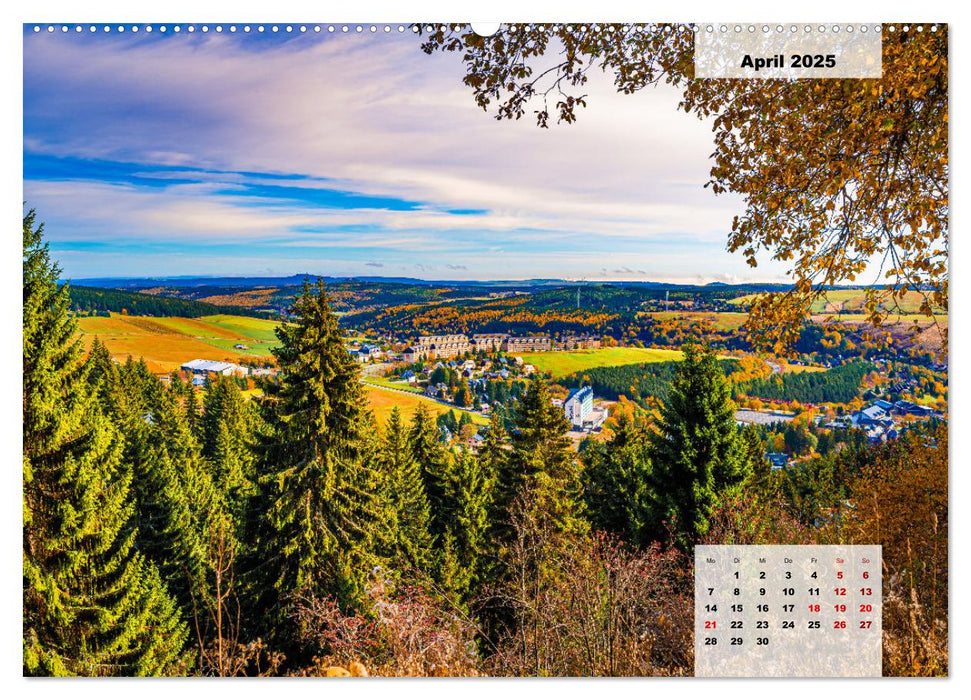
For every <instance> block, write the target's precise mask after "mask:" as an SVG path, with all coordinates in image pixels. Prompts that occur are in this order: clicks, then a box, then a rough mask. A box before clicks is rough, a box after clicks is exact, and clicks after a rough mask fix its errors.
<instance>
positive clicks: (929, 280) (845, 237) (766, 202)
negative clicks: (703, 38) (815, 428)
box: [420, 24, 949, 351]
mask: <svg viewBox="0 0 971 700" xmlns="http://www.w3.org/2000/svg"><path fill="white" fill-rule="evenodd" d="M420 29H421V32H422V34H423V38H424V42H423V44H422V48H423V49H424V50H425V51H426V52H427V53H431V52H433V51H436V50H443V51H451V52H458V53H460V54H461V56H462V61H463V63H464V65H465V70H466V75H465V78H464V82H465V84H466V85H467V86H468V87H470V88H471V89H472V93H473V97H474V99H475V102H476V104H477V105H479V106H480V107H481V108H482V109H483V110H486V111H491V112H492V113H493V114H494V115H495V117H496V118H497V119H520V118H522V117H523V116H525V115H526V114H527V113H528V111H529V110H532V115H533V116H534V118H535V119H536V121H537V124H538V125H539V126H541V127H544V128H545V127H548V126H549V123H550V120H551V119H555V121H557V122H563V123H567V124H570V123H572V122H575V121H576V120H577V119H578V117H579V111H580V108H582V107H584V106H586V103H587V96H586V94H585V86H586V84H587V82H588V80H589V75H590V73H591V72H597V71H602V72H607V73H609V74H610V75H612V77H613V82H614V85H615V86H616V88H617V90H618V91H620V92H622V93H625V94H629V93H634V92H637V91H639V90H642V89H644V88H646V87H649V86H655V85H659V84H666V85H670V86H673V87H675V88H676V89H678V90H679V91H680V92H681V96H682V99H681V103H680V107H681V108H682V109H684V110H685V112H687V113H689V114H693V115H695V116H696V117H698V118H700V119H704V120H706V121H709V122H711V123H712V125H713V130H714V153H713V155H712V160H713V163H712V168H711V173H710V179H709V180H708V182H707V183H704V184H705V186H707V187H710V188H711V189H712V191H713V192H714V193H715V194H723V193H733V194H736V195H739V196H741V197H742V198H743V200H744V202H745V212H744V213H743V214H741V215H740V216H737V217H736V218H735V219H734V221H733V222H732V231H731V233H730V235H729V238H728V249H729V250H730V251H732V252H739V253H741V254H742V255H743V256H744V257H745V260H746V261H747V262H748V264H749V265H751V266H753V267H755V266H757V264H758V257H759V255H760V253H762V252H763V251H765V252H767V253H768V254H770V255H771V257H772V258H773V259H775V260H780V261H783V262H787V263H789V264H790V265H791V273H792V277H793V280H794V285H793V287H792V289H791V290H790V291H787V292H783V293H777V294H764V295H760V296H759V297H757V298H756V299H755V301H754V302H753V303H752V306H751V309H750V316H749V320H748V323H747V328H748V330H749V332H750V335H751V337H752V339H753V340H754V341H755V342H757V343H758V344H759V345H762V346H766V347H770V348H774V349H776V350H777V351H781V350H784V349H786V348H788V347H791V345H792V343H794V342H795V340H796V339H797V338H798V334H799V328H800V327H801V325H802V322H803V321H804V319H805V318H806V317H807V316H808V315H809V313H810V309H811V307H812V305H813V302H814V301H816V300H818V299H820V298H821V297H822V296H824V294H825V289H826V286H827V285H833V284H839V283H845V282H853V281H862V282H869V283H873V284H882V285H883V286H882V287H874V288H871V289H868V290H867V292H866V295H867V302H866V305H865V311H866V313H867V319H868V321H869V322H871V323H873V324H875V325H879V324H880V323H881V322H882V321H883V320H885V319H886V318H887V316H888V315H889V314H890V313H893V312H894V311H895V310H898V309H899V308H900V302H901V301H902V300H903V299H904V297H905V296H906V295H907V294H908V293H909V294H916V295H919V298H920V313H921V314H922V315H923V316H925V317H927V318H929V319H932V320H934V321H936V320H937V318H938V316H939V315H940V314H941V313H942V312H943V313H945V314H946V312H947V308H948V279H949V278H948V266H947V257H948V225H947V215H948V176H949V167H948V71H947V67H948V66H947V64H948V32H947V27H946V26H939V25H933V26H931V25H909V26H908V27H900V26H893V25H885V26H884V27H883V36H882V47H883V48H882V51H883V56H882V68H883V77H882V78H880V79H876V80H874V79H840V80H743V79H731V80H729V79H724V80H700V79H694V66H693V56H694V32H693V31H692V27H691V26H690V25H651V26H643V25H633V24H622V25H621V24H607V25H586V24H571V25H566V24H560V25H550V24H532V25H503V26H502V27H501V28H500V29H499V31H498V32H496V33H495V34H493V35H492V36H489V37H482V36H479V35H477V34H475V33H474V32H473V31H472V30H471V28H470V27H469V25H429V26H422V27H420ZM904 29H906V31H904ZM699 184H701V183H699ZM869 277H872V278H873V279H869ZM942 333H943V334H944V336H945V339H946V330H944V329H942Z"/></svg>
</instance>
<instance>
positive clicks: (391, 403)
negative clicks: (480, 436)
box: [364, 384, 489, 425]
mask: <svg viewBox="0 0 971 700" xmlns="http://www.w3.org/2000/svg"><path fill="white" fill-rule="evenodd" d="M364 388H365V390H366V391H367V396H368V400H369V401H370V402H371V408H372V409H373V410H374V415H375V417H376V418H377V419H378V423H379V424H381V425H384V424H385V422H387V420H388V416H390V415H391V409H392V408H394V407H395V406H397V407H398V410H399V411H401V417H402V418H403V419H405V420H406V421H407V420H411V417H412V416H413V415H415V410H416V409H417V408H418V406H419V405H420V404H424V405H425V408H427V409H429V410H430V411H431V413H432V415H433V416H439V415H441V414H443V413H446V412H448V410H449V407H448V406H445V405H443V404H440V403H438V402H437V401H432V400H431V399H429V398H426V397H424V396H419V395H417V394H406V393H404V392H400V391H390V390H388V389H382V388H380V387H377V386H374V385H371V384H368V385H365V387H364ZM454 410H455V412H456V413H459V412H460V411H461V409H458V408H455V409H454ZM469 415H471V416H472V422H473V423H475V424H477V425H488V423H489V421H488V420H487V419H486V418H485V417H483V416H480V415H479V414H478V413H471V412H470V414H469Z"/></svg>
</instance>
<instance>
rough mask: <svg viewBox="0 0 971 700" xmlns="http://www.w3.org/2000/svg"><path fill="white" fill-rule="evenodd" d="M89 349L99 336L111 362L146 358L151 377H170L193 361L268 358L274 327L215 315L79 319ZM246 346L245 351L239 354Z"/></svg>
mask: <svg viewBox="0 0 971 700" xmlns="http://www.w3.org/2000/svg"><path fill="white" fill-rule="evenodd" d="M78 326H79V328H80V330H81V336H82V339H83V341H84V344H85V347H86V348H87V347H90V345H91V343H92V342H93V341H94V338H95V337H96V336H97V337H98V338H100V339H101V342H103V343H104V344H105V346H106V347H107V348H108V352H110V353H111V356H112V357H114V358H115V359H117V360H120V361H123V360H124V359H125V358H127V357H128V355H131V356H132V357H134V358H136V359H137V358H139V357H144V358H145V363H146V364H147V365H148V368H149V370H150V371H152V372H156V373H162V372H170V371H172V370H173V369H175V368H177V367H178V366H179V365H181V364H182V363H183V362H187V361H188V360H193V359H197V358H199V359H206V360H223V361H228V362H232V361H235V360H238V359H239V358H240V357H254V356H258V357H267V356H269V355H270V347H272V346H273V345H274V344H275V338H276V336H275V335H274V334H273V329H274V328H275V327H276V322H275V321H267V320H264V319H259V318H248V317H243V316H229V315H224V314H220V315H216V316H204V317H202V318H178V317H147V316H122V315H120V314H112V315H111V317H110V318H106V317H101V316H85V317H81V318H79V319H78ZM236 344H243V345H246V346H247V347H248V349H247V350H236V349H234V348H233V346H234V345H236Z"/></svg>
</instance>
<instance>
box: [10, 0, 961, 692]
mask: <svg viewBox="0 0 971 700" xmlns="http://www.w3.org/2000/svg"><path fill="white" fill-rule="evenodd" d="M6 5H7V7H6V8H4V9H3V10H0V12H3V15H4V20H5V21H4V22H3V23H0V30H2V31H3V32H4V33H3V40H2V41H0V47H2V48H0V50H2V51H3V59H4V60H3V61H2V62H0V66H3V70H2V75H3V80H4V84H3V86H2V87H3V88H4V89H3V93H2V94H4V95H5V97H6V98H7V109H6V110H4V114H3V116H2V117H0V120H2V124H3V126H4V132H5V138H4V139H3V140H2V141H0V143H2V147H3V149H4V150H3V153H2V156H3V157H2V159H0V162H2V163H3V164H4V167H3V170H2V177H3V184H4V185H5V187H3V188H2V191H3V192H5V193H6V194H7V196H6V197H5V198H4V200H3V201H4V202H5V203H6V205H5V208H4V211H5V213H6V216H5V217H4V223H5V226H6V230H7V231H8V232H9V231H12V229H13V224H14V223H15V221H14V217H16V219H17V220H18V221H19V219H20V217H21V216H22V211H21V206H20V201H19V198H18V197H17V196H13V195H12V194H11V193H16V192H20V191H21V189H22V172H23V170H22V129H21V126H20V125H21V117H22V114H21V111H22V76H23V71H22V59H23V56H22V48H21V42H22V30H21V25H22V23H24V22H27V21H61V22H63V21H83V22H87V21H93V20H102V21H104V20H106V19H110V20H112V21H124V22H142V23H144V22H152V21H160V20H161V21H167V22H171V21H173V20H175V21H212V20H214V19H215V20H217V21H219V20H228V21H238V22H246V21H268V18H269V19H270V20H272V18H280V19H281V21H288V20H290V19H293V20H294V21H299V20H301V19H305V18H306V19H307V21H312V20H313V19H316V18H319V19H320V21H348V22H406V21H422V20H431V21H464V20H472V21H483V22H489V21H496V20H500V19H501V20H508V21H562V20H566V21H658V22H661V21H678V22H685V21H692V20H693V19H695V18H701V17H725V16H726V14H728V15H731V19H735V20H737V21H760V20H766V19H772V18H768V17H767V14H773V15H775V14H781V15H789V18H791V19H800V18H802V19H809V20H815V19H825V20H832V21H840V22H861V21H874V20H877V21H883V22H891V21H900V22H908V21H909V22H913V21H915V20H918V21H941V22H950V23H951V27H950V30H949V31H950V32H951V36H952V37H954V38H958V39H959V40H957V41H952V42H951V46H950V56H949V59H950V61H949V64H950V66H951V85H952V86H953V87H952V90H951V111H952V114H957V115H959V116H958V118H959V119H962V118H963V119H964V120H965V121H964V123H967V117H966V115H967V114H968V113H969V112H971V110H969V109H967V105H968V101H969V96H971V84H969V81H968V80H967V76H968V75H969V71H971V64H969V62H968V60H967V58H966V56H967V51H968V50H967V49H966V48H963V47H962V44H964V45H965V46H966V45H967V37H968V36H969V35H971V23H969V22H967V21H964V20H963V18H962V17H959V15H958V11H957V10H954V9H951V8H952V7H957V4H956V3H955V4H953V5H952V4H950V3H944V2H938V3H928V2H923V3H920V4H915V3H914V2H913V1H912V0H911V2H903V1H901V0H885V1H884V2H881V3H880V5H879V6H877V5H872V6H865V5H862V4H852V3H847V2H845V0H817V1H816V2H813V3H812V4H805V3H803V4H799V5H795V4H793V5H791V6H778V5H776V6H767V5H766V4H765V3H764V2H763V3H758V2H754V1H752V0H737V1H736V2H732V3H731V4H730V5H729V4H728V3H726V2H724V0H720V1H718V0H696V1H695V2H693V3H691V4H690V5H686V4H683V3H681V4H678V3H669V4H664V5H659V6H649V5H648V4H647V3H644V2H643V0H595V1H594V0H587V2H578V1H577V0H559V1H557V2H544V3H542V4H540V3H534V4H528V3H524V2H523V1H522V0H489V1H488V2H485V0H479V8H478V9H475V6H474V5H472V4H471V3H456V2H454V0H416V1H414V2H407V3H406V2H404V1H402V0H398V1H397V2H393V1H392V0H371V1H367V0H354V2H345V3H343V4H342V5H338V4H336V3H333V2H324V1H322V0H317V1H316V2H311V1H309V0H299V1H295V0H276V1H275V2H273V3H265V2H260V3H256V2H245V0H244V1H243V2H232V1H231V0H206V1H203V2H200V0H167V1H166V2H165V3H164V4H163V3H157V4H156V5H155V6H154V7H152V6H151V5H150V4H148V3H145V4H141V3H131V2H124V3H121V2H111V1H110V0H83V2H78V1H77V0H73V1H71V0H49V1H47V0H41V1H36V2H29V3H23V2H11V3H6ZM793 15H795V17H793ZM782 19H786V17H782ZM952 20H957V21H956V23H955V22H954V21H952ZM951 123H952V124H956V123H958V120H956V119H954V118H953V117H952V122H951ZM967 143H968V137H966V136H964V134H963V133H962V130H961V129H953V130H952V133H951V144H952V149H953V154H954V156H955V160H956V162H957V163H958V164H959V175H958V181H957V185H958V187H960V186H961V185H962V184H963V182H964V180H965V179H966V180H969V181H971V177H969V176H966V175H963V173H964V172H965V171H971V156H969V150H968V146H967ZM951 182H952V188H953V184H954V179H953V176H952V180H951ZM959 192H960V190H959ZM961 199H965V198H963V197H962V198H961ZM951 201H952V202H954V201H957V198H955V197H954V196H953V194H952V196H951ZM961 215H962V209H961V206H960V204H959V205H958V207H957V210H956V211H955V210H953V209H952V212H951V217H952V218H951V221H950V229H951V230H955V229H956V228H958V226H956V225H955V224H956V223H957V224H959V222H960V220H961ZM4 241H5V245H7V246H9V248H10V249H9V250H5V251H4V253H5V255H4V256H3V257H2V260H3V261H4V265H5V266H6V269H5V270H4V272H5V273H6V274H2V275H0V280H2V282H0V284H3V286H4V290H3V291H4V292H5V293H6V295H7V297H8V298H13V299H18V298H19V296H17V294H18V292H17V290H16V288H15V286H16V284H17V279H18V277H19V276H20V271H19V270H17V269H15V264H16V260H17V257H18V256H17V254H16V251H15V250H13V248H14V245H17V246H19V243H17V244H15V243H13V242H12V241H13V236H11V235H9V233H8V235H7V236H6V237H5V238H4ZM965 245H968V244H963V243H962V242H961V241H959V242H958V245H954V240H952V241H951V251H952V252H951V260H950V266H951V269H952V271H953V269H954V267H955V263H957V267H958V269H959V270H960V269H961V268H962V266H965V265H971V263H969V262H968V254H967V253H966V252H965V250H964V247H965ZM951 290H952V300H951V315H950V319H949V321H950V332H951V335H950V342H951V349H950V350H951V354H952V356H954V357H959V358H963V357H967V356H968V353H967V352H962V350H965V349H967V348H969V347H971V340H969V338H971V336H969V331H968V328H969V327H971V321H967V320H962V321H959V322H958V323H957V324H955V322H954V319H955V315H956V314H955V311H959V310H961V309H963V308H964V305H965V304H969V305H971V276H968V277H963V276H962V275H961V274H958V275H957V276H956V277H955V278H954V279H952V287H951ZM0 309H2V310H0V313H2V314H3V324H2V326H0V327H3V328H5V329H7V330H8V333H6V334H5V336H4V337H5V338H7V340H6V342H5V343H4V344H3V345H0V353H2V355H0V358H2V359H3V360H5V361H6V362H5V363H4V365H5V366H7V367H15V368H16V367H20V363H19V362H18V361H17V360H18V357H17V355H18V353H19V349H18V348H16V347H15V343H16V340H15V338H16V334H15V333H10V332H9V330H10V329H11V328H13V327H15V324H18V323H20V319H19V318H18V317H17V316H18V311H19V309H18V308H17V304H9V303H8V304H5V305H3V306H2V307H0ZM11 336H12V337H13V338H14V340H10V338H11ZM953 369H954V371H953V372H952V374H951V377H950V382H949V389H950V393H951V396H957V397H958V398H955V399H952V401H951V407H950V414H951V418H952V420H954V419H956V420H957V421H958V423H956V424H960V423H961V422H962V421H963V422H964V424H967V420H965V419H964V416H965V413H966V412H967V411H966V410H965V409H964V408H963V407H964V406H965V405H966V402H967V401H968V399H966V398H964V397H965V396H966V395H967V394H968V392H971V387H969V386H968V381H967V379H966V377H967V374H966V372H967V370H965V369H964V368H963V367H962V366H961V364H960V363H955V366H954V368H953ZM0 382H3V385H2V389H3V391H2V392H0V395H2V396H5V397H7V400H6V401H5V403H4V404H2V410H3V414H2V415H3V417H4V418H5V419H6V420H4V421H3V422H2V426H3V427H2V429H3V431H4V432H5V435H4V437H5V438H6V439H4V440H3V441H2V442H3V445H4V450H5V452H6V454H5V455H4V459H3V461H2V463H3V464H4V465H6V466H7V469H6V470H5V471H4V474H5V478H6V479H8V480H9V481H10V483H8V484H6V485H5V486H6V488H4V489H3V490H2V494H3V498H4V499H6V502H5V503H4V506H5V507H3V508H0V513H2V514H3V515H2V518H3V521H2V523H0V543H2V547H3V553H4V560H5V561H6V562H7V566H6V567H4V571H5V575H4V576H3V577H2V589H0V590H2V595H3V601H4V603H3V605H2V606H0V619H2V621H3V623H4V624H3V625H2V627H0V629H2V630H3V633H2V635H0V640H2V646H0V660H2V662H3V667H2V668H3V674H4V675H3V678H4V680H5V681H8V682H7V683H5V684H4V685H5V686H8V687H10V688H13V689H14V696H16V695H24V696H26V695H27V694H28V693H29V695H30V696H31V697H32V698H38V699H44V698H47V697H51V698H57V699H58V700H61V698H63V697H64V695H65V693H69V694H70V695H71V696H72V698H76V699H77V700H87V699H88V698H91V699H92V700H104V699H105V698H112V697H115V696H118V697H119V698H124V700H130V697H129V696H130V695H131V694H132V691H133V690H135V688H133V685H132V684H133V683H139V686H138V688H137V691H136V692H137V693H138V694H139V696H141V697H140V700H154V699H155V698H159V699H160V700H171V695H172V694H173V693H178V694H179V695H180V696H186V695H188V696H190V697H195V696H196V695H199V696H202V695H203V694H207V695H208V694H211V693H212V690H213V689H214V687H215V686H209V687H205V686H207V685H208V684H209V683H218V682H219V681H208V680H195V681H172V680H154V681H135V680H113V681H100V682H98V681H95V682H92V681H86V680H62V681H57V682H50V681H41V680H29V681H28V680H24V679H22V678H20V674H21V668H20V657H21V653H22V652H21V641H20V636H21V635H20V612H19V610H20V606H21V598H22V587H21V581H20V580H19V579H20V576H19V575H18V571H17V569H18V568H19V565H17V564H14V563H13V562H15V561H18V562H19V561H20V557H19V554H18V553H17V548H19V547H20V541H19V540H20V537H19V535H18V534H17V531H18V530H19V520H20V517H21V515H20V514H21V508H20V504H19V500H20V496H19V486H16V485H15V484H14V483H13V482H14V479H15V477H16V469H15V467H13V465H15V464H17V463H18V462H19V459H17V452H18V451H19V445H20V444H21V440H20V437H18V436H17V435H15V434H14V431H15V430H16V429H17V424H18V418H19V415H20V413H19V411H20V409H19V407H18V408H15V407H14V406H13V401H11V400H10V399H9V397H10V396H12V392H13V391H16V389H17V386H16V385H17V384H18V383H19V382H18V381H17V374H16V372H8V373H6V375H0ZM953 437H954V438H955V442H954V443H953V447H952V455H951V462H950V463H951V464H955V465H959V464H963V465H968V464H971V459H969V458H971V452H969V450H968V445H967V438H965V437H963V436H962V435H961V434H960V433H956V434H955V435H954V436H953ZM961 471H962V470H959V469H952V470H950V482H949V483H950V486H951V499H949V502H950V503H951V504H963V503H964V498H963V497H961V496H958V495H957V494H958V493H959V492H960V493H961V494H962V495H967V490H968V489H967V481H968V479H967V477H966V476H964V474H963V473H961ZM950 512H953V513H954V515H953V516H952V522H951V528H950V530H951V532H952V538H953V537H954V536H955V534H957V536H958V537H959V538H960V539H959V541H961V542H963V541H964V537H963V535H964V533H965V532H967V521H968V509H967V508H951V509H950ZM951 551H952V552H953V551H955V550H954V549H953V548H952V550H951ZM951 564H952V566H951V567H950V571H949V579H950V581H952V582H963V581H966V580H967V576H966V573H967V571H968V564H967V562H966V561H964V560H956V559H954V558H953V557H952V561H951ZM959 586H960V583H957V584H956V585H955V586H954V590H958V589H959ZM955 603H957V604H955ZM966 613H967V607H966V606H964V605H963V604H962V603H961V601H960V600H951V607H950V620H949V629H952V630H953V629H962V630H963V629H965V626H966V625H965V623H966V622H967V620H966V618H967V614H966ZM965 648H966V645H964V644H963V643H960V642H958V643H957V644H955V640H954V635H953V634H952V639H951V643H950V644H949V654H950V660H949V668H950V669H952V671H951V672H952V673H954V670H953V669H958V671H957V675H958V677H960V676H961V674H962V671H961V669H962V668H967V665H965V664H962V663H961V661H963V660H964V659H963V657H961V659H960V660H959V657H957V656H956V655H955V651H963V650H964V649H965ZM964 673H965V674H967V673H968V672H967V671H965V672H964ZM885 680H888V679H854V680H848V679H819V680H812V681H804V682H799V681H796V682H794V681H792V680H786V679H731V680H728V679H694V678H692V679H690V680H681V679H643V680H642V679H610V680H606V681H598V680H591V679H575V680H573V679H571V680H532V679H521V680H505V679H497V680H493V679H489V680H481V681H469V680H454V681H447V680H438V679H435V680H421V679H413V680H408V681H405V682H395V681H391V680H377V679H371V680H369V681H365V682H357V683H356V684H355V685H354V688H353V691H350V693H352V694H353V695H354V696H355V698H358V697H361V698H371V697H374V698H381V699H382V700H386V696H387V694H388V693H393V694H395V695H399V696H402V697H409V696H411V695H414V696H415V697H431V698H437V697H442V698H448V699H449V700H454V696H455V694H456V691H458V692H460V693H461V694H462V696H463V697H462V700H478V699H479V698H482V699H488V700H495V695H496V694H497V692H499V693H501V694H502V695H503V696H506V697H520V696H523V697H525V696H527V695H531V696H535V695H536V694H537V693H538V692H539V693H544V694H545V693H551V694H552V693H555V694H556V695H557V696H558V700H573V698H577V699H578V700H579V699H580V698H583V699H584V700H588V698H589V695H590V693H591V691H593V692H597V691H600V688H594V687H593V686H591V685H589V684H591V683H602V682H604V683H611V688H610V692H611V694H612V695H616V694H618V693H619V694H622V695H628V694H629V695H630V696H631V697H638V698H648V697H650V696H651V695H654V694H667V693H672V692H673V693H677V695H678V700H682V699H687V700H693V699H694V698H699V699H701V698H704V700H712V695H713V694H714V693H730V695H728V696H727V697H735V696H736V695H739V696H741V695H745V696H754V695H757V694H760V693H773V692H782V693H785V696H786V698H785V700H803V698H805V699H806V700H820V695H821V694H824V695H825V696H826V697H825V699H824V700H830V699H831V698H832V697H843V696H844V695H849V693H851V692H852V693H853V696H854V697H859V695H860V694H861V693H867V692H869V691H870V688H869V687H868V686H869V684H871V683H881V684H882V685H881V687H880V691H879V692H880V693H881V694H882V695H886V696H887V697H889V698H896V697H901V698H904V697H906V698H907V700H912V696H913V694H914V693H915V692H928V691H929V692H933V693H935V694H940V695H942V696H944V697H950V696H955V697H957V689H958V688H959V687H961V686H964V683H963V682H961V683H958V682H957V680H953V681H946V682H937V683H935V685H934V686H933V689H931V688H930V687H928V688H927V690H924V686H922V685H921V686H915V685H913V683H914V682H919V681H909V682H906V683H905V682H895V681H893V680H890V681H889V682H884V681H885ZM227 682H228V683H231V685H228V686H220V691H222V692H230V693H232V694H233V695H234V700H235V698H240V699H243V698H250V697H252V698H254V699H258V700H265V696H266V694H267V691H268V689H269V690H270V691H271V692H272V689H271V688H270V686H268V685H266V683H267V682H266V681H264V682H258V681H253V682H247V681H236V682H233V681H227ZM269 682H271V683H287V690H286V692H287V693H288V694H290V695H298V696H303V695H306V696H307V697H313V698H318V697H320V696H321V693H326V692H328V690H330V691H331V692H334V693H337V694H340V693H341V692H342V691H343V692H345V693H347V692H348V691H347V686H335V687H334V688H331V687H330V686H321V685H320V684H321V683H328V682H333V681H326V680H318V681H313V682H309V681H308V682H299V681H295V680H279V681H275V682H274V681H269ZM391 683H394V685H390V684H391ZM459 683H461V684H462V687H461V688H459V687H458V686H457V684H459ZM499 683H501V684H502V685H501V686H499V685H497V684H499ZM534 683H541V684H542V685H541V686H540V685H536V686H533V685H532V684H534ZM642 683H647V684H649V685H641V684H642ZM769 683H771V684H777V683H778V684H786V685H785V686H784V687H783V686H779V687H771V688H770V687H768V686H767V685H766V684H769ZM175 684H178V686H177V687H176V685H175ZM722 684H725V685H722ZM819 684H824V685H819ZM962 689H963V690H964V691H965V692H966V691H967V690H968V688H966V687H964V688H962ZM905 694H906V695H905ZM504 700H505V698H504Z"/></svg>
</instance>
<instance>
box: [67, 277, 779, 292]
mask: <svg viewBox="0 0 971 700" xmlns="http://www.w3.org/2000/svg"><path fill="white" fill-rule="evenodd" d="M318 279H320V280H323V281H324V282H326V283H327V284H336V283H348V282H359V283H370V284H404V285H410V286H423V287H484V288H506V289H529V288H532V287H599V286H613V287H636V288H641V289H670V290H678V289H682V290H690V289H704V288H706V287H708V288H711V287H719V288H723V289H726V290H729V289H730V290H738V291H739V292H742V291H749V292H756V291H779V290H783V289H787V288H788V286H789V285H784V284H760V283H751V284H738V285H730V284H725V283H723V282H711V283H709V284H707V285H701V284H698V285H694V284H675V283H671V282H652V281H637V280H619V281H618V280H612V281H596V280H566V279H558V278H535V279H526V280H426V279H420V278H417V277H381V276H349V277H334V276H329V275H312V274H310V273H306V274H298V275H288V276H284V277H92V278H86V279H78V280H74V283H76V284H78V285H82V286H85V287H104V288H110V289H151V288H154V287H180V288H185V287H265V286H273V287H292V286H299V285H301V284H303V281H304V280H310V281H311V282H314V281H316V280H318Z"/></svg>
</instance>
